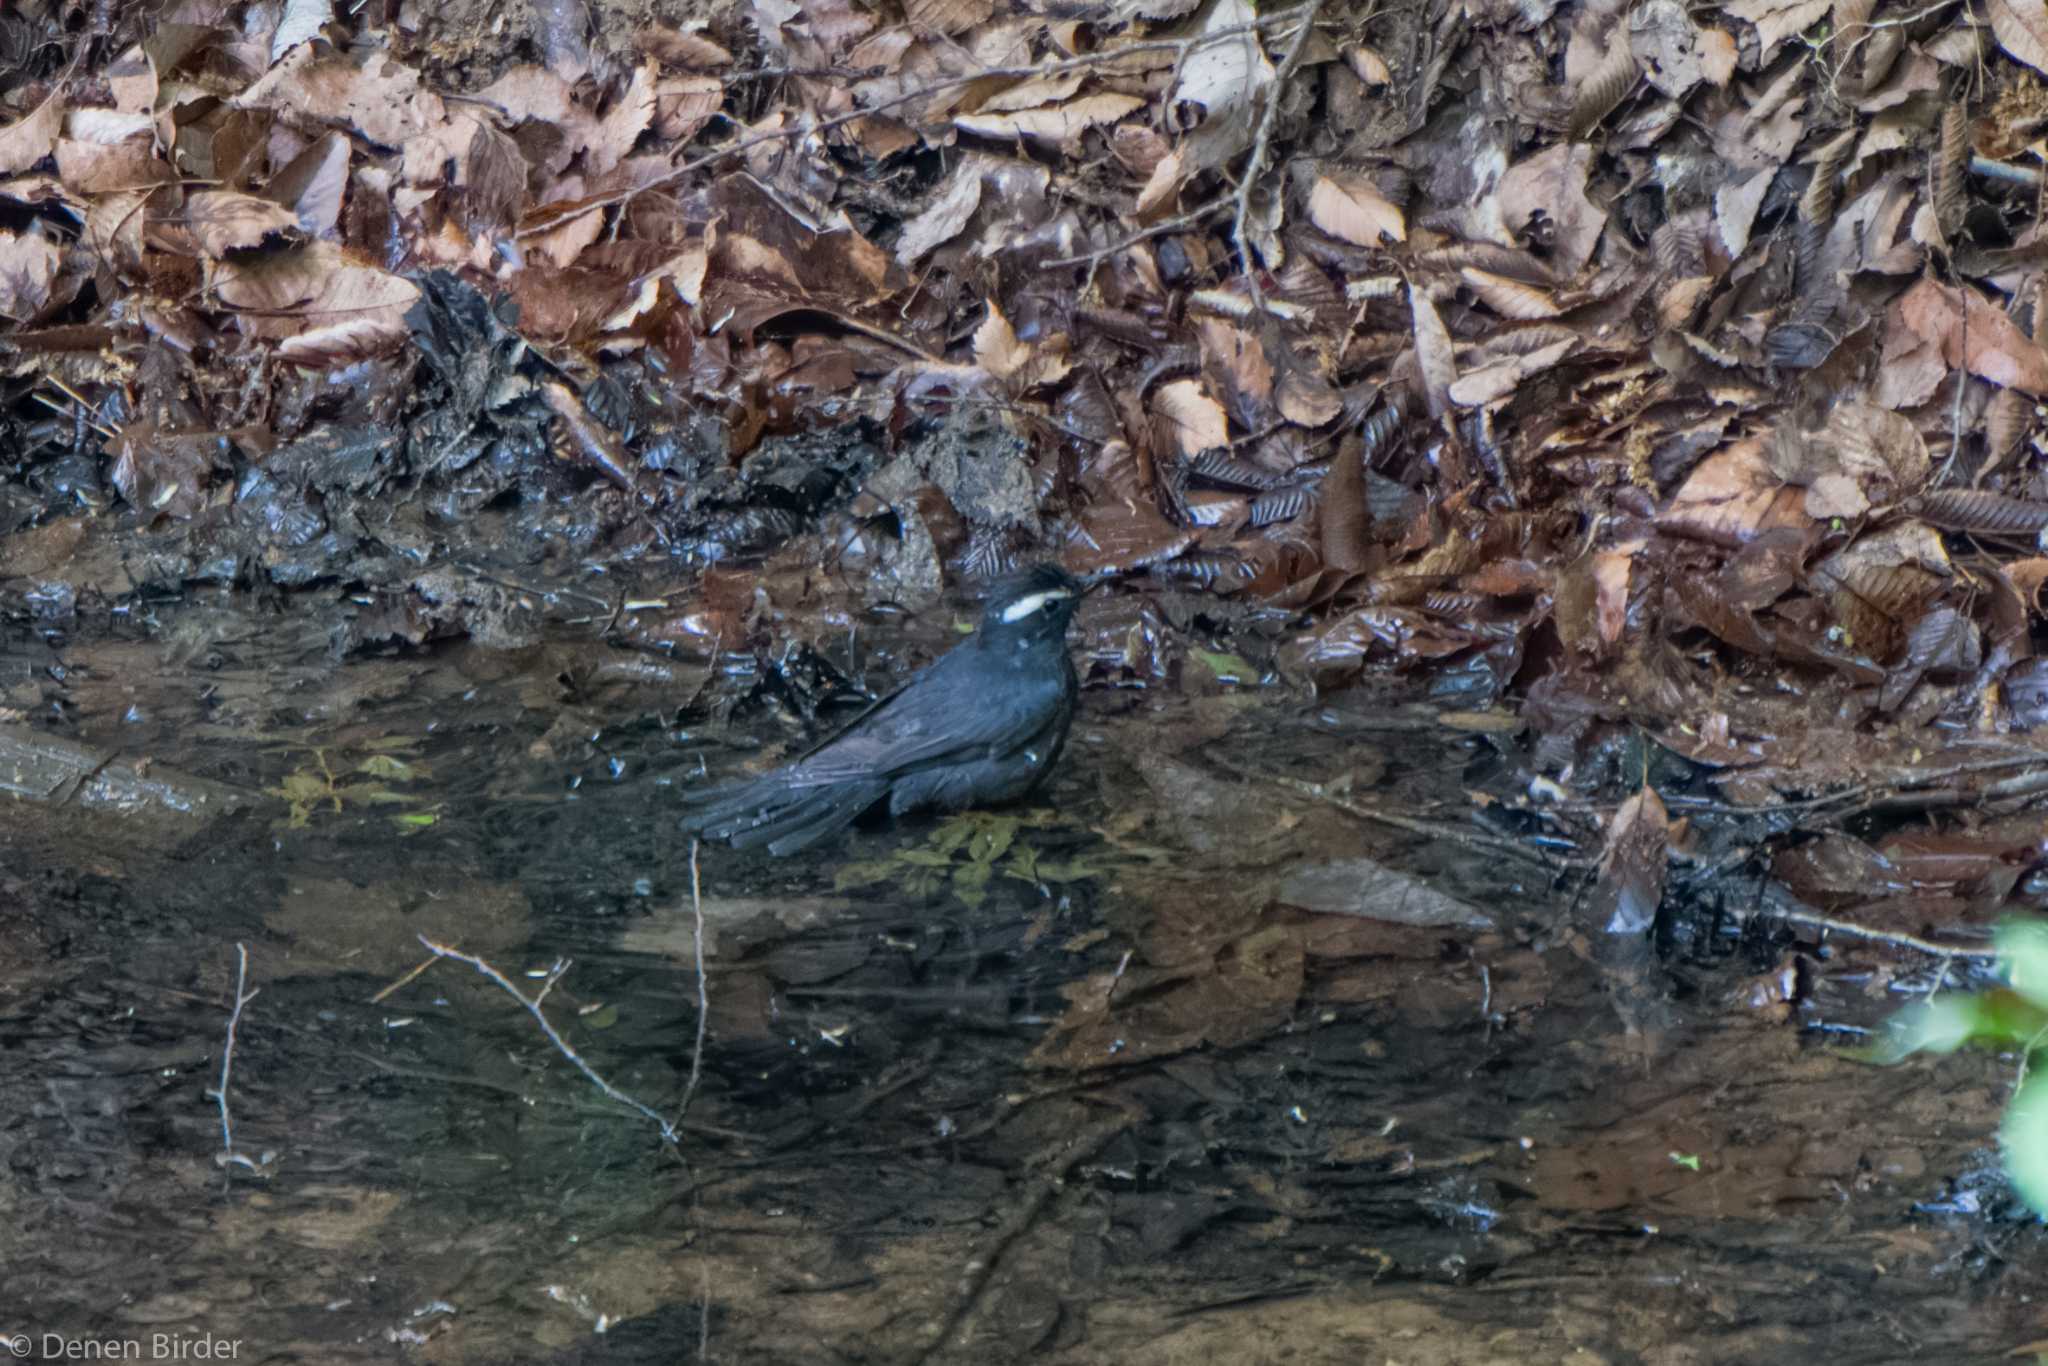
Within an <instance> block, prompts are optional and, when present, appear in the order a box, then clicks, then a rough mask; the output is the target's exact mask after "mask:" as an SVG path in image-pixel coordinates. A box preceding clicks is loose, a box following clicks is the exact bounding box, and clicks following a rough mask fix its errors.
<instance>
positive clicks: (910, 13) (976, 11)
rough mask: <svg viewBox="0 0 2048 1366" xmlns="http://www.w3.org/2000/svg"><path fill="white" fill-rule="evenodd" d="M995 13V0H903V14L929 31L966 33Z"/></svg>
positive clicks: (985, 21) (984, 22) (919, 26)
mask: <svg viewBox="0 0 2048 1366" xmlns="http://www.w3.org/2000/svg"><path fill="white" fill-rule="evenodd" d="M995 12H996V7H995V5H994V3H993V0H904V5H903V17H904V18H905V19H908V20H909V21H910V22H911V23H912V24H914V25H916V26H917V27H918V28H921V29H924V30H925V31H927V32H930V33H944V34H948V35H951V34H955V33H965V32H967V30H969V29H971V28H974V27H975V26H976V25H979V24H986V23H987V22H988V20H989V16H990V15H992V14H994V13H995Z"/></svg>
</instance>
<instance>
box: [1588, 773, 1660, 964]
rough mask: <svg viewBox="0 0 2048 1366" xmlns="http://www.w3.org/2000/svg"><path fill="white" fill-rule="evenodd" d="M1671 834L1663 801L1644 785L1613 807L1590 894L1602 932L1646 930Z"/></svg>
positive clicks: (1654, 914) (1654, 913)
mask: <svg viewBox="0 0 2048 1366" xmlns="http://www.w3.org/2000/svg"><path fill="white" fill-rule="evenodd" d="M1673 833H1674V831H1673V828H1672V824H1671V816H1670V813H1669V812H1668V811H1666V810H1665V807H1664V799H1663V798H1661V797H1659V796H1658V795H1657V791H1656V789H1655V788H1653V787H1650V786H1649V785H1648V784H1645V785H1644V786H1643V787H1642V788H1641V789H1640V790H1638V791H1637V792H1636V794H1635V795H1634V796H1633V797H1630V798H1629V799H1628V800H1627V801H1625V802H1623V803H1622V804H1621V805H1620V806H1619V807H1617V808H1615V812H1614V819H1613V820H1612V821H1610V822H1609V823H1608V826H1607V840H1606V844H1605V847H1604V848H1602V849H1601V851H1600V878H1599V881H1598V883H1596V884H1595V886H1594V889H1593V897H1592V914H1593V920H1594V922H1595V923H1596V924H1598V925H1599V926H1600V928H1601V929H1603V930H1605V931H1606V932H1607V933H1608V934H1631V935H1639V934H1646V933H1648V931H1649V929H1650V926H1651V925H1653V924H1654V923H1656V919H1657V908H1658V906H1659V905H1661V904H1662V903H1663V900H1664V881H1665V877H1666V875H1667V870H1668V869H1669V867H1670V862H1671V859H1670V850H1671V841H1672V836H1673Z"/></svg>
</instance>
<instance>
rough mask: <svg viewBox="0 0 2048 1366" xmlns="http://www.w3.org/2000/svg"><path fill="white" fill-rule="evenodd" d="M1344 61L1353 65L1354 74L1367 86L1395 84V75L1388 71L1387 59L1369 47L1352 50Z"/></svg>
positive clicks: (1346, 54) (1345, 56) (1347, 53)
mask: <svg viewBox="0 0 2048 1366" xmlns="http://www.w3.org/2000/svg"><path fill="white" fill-rule="evenodd" d="M1344 60H1345V61H1347V62H1349V63H1350V64H1351V71H1352V74H1353V75H1355V76H1357V77H1358V79H1359V80H1361V81H1364V82H1365V83H1366V84H1367V85H1391V84H1393V80H1394V73H1393V72H1391V71H1389V70H1388V69H1387V59H1386V58H1384V57H1382V56H1380V54H1379V53H1377V52H1375V51H1374V50H1373V49H1371V48H1369V47H1354V48H1352V49H1350V50H1349V51H1347V52H1346V53H1345V54H1344Z"/></svg>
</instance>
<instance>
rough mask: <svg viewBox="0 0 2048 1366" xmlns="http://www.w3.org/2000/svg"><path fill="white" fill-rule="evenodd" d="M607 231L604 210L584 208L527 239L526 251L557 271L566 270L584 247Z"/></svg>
mask: <svg viewBox="0 0 2048 1366" xmlns="http://www.w3.org/2000/svg"><path fill="white" fill-rule="evenodd" d="M603 231H604V211H603V210H602V209H585V210H584V211H583V212H582V213H578V214H572V215H570V216H569V217H567V218H564V219H562V220H561V221H560V222H558V223H556V224H554V226H552V227H550V228H548V229H547V230H545V231H543V232H536V233H533V234H531V235H529V236H527V237H526V239H525V244H526V250H527V251H528V252H529V253H537V254H539V255H540V256H541V257H543V258H545V259H546V261H547V262H548V264H549V265H552V266H553V267H554V268H555V269H556V270H567V269H568V268H569V267H570V266H572V265H574V264H575V263H576V258H577V257H579V256H581V255H582V254H583V250H584V248H586V247H588V246H589V245H590V244H591V243H592V242H595V241H596V240H597V237H598V234H599V233H601V232H603Z"/></svg>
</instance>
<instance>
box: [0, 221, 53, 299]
mask: <svg viewBox="0 0 2048 1366" xmlns="http://www.w3.org/2000/svg"><path fill="white" fill-rule="evenodd" d="M63 259H64V254H63V252H61V251H59V250H58V249H57V247H56V245H55V244H54V243H51V242H50V241H48V240H47V239H45V238H44V237H43V236H42V235H41V234H40V233H33V232H25V233H21V234H18V235H17V234H15V233H11V232H8V231H6V230H5V229H0V318H12V319H13V320H14V321H15V322H27V321H28V320H29V319H30V318H32V317H34V316H35V315H36V314H37V313H39V312H41V311H42V308H43V306H44V305H45V304H47V303H49V302H50V289H51V286H52V285H53V284H55V283H56V280H57V267H58V265H59V264H60V263H61V262H62V261H63Z"/></svg>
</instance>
